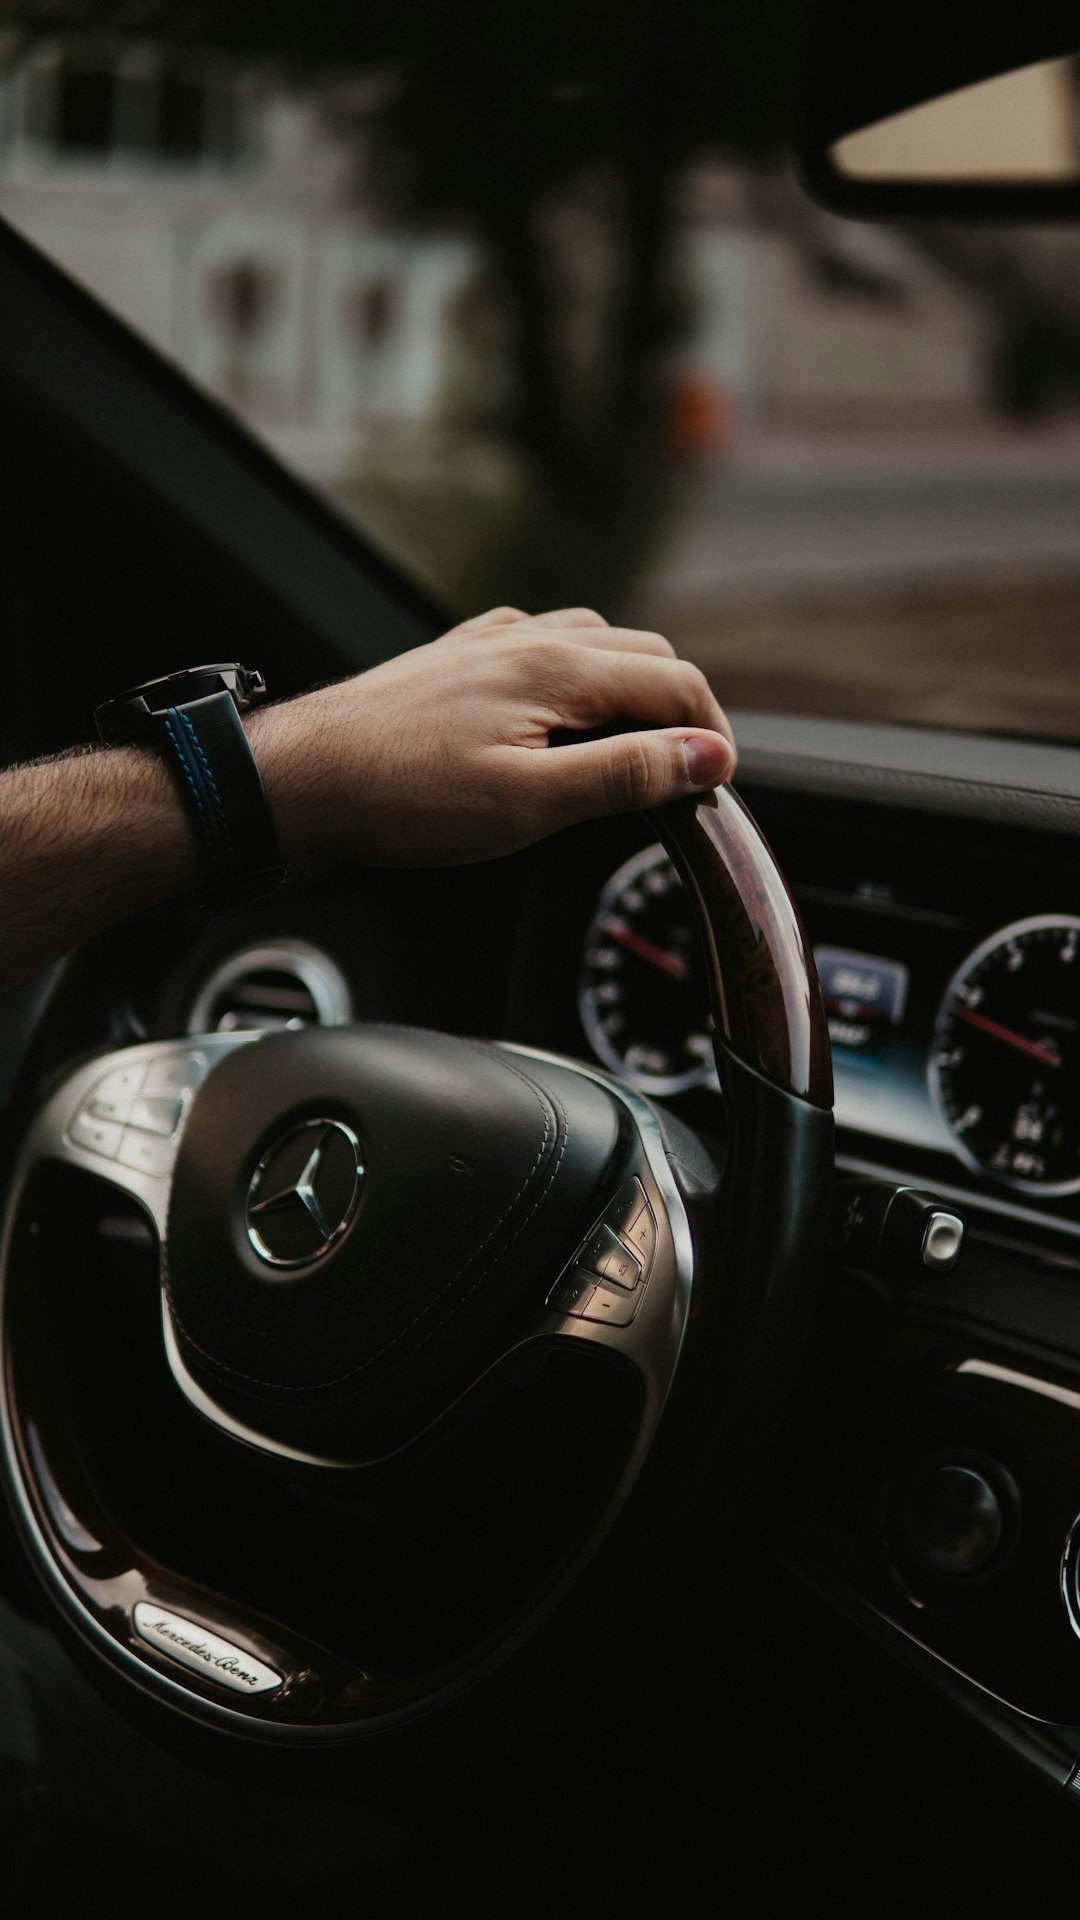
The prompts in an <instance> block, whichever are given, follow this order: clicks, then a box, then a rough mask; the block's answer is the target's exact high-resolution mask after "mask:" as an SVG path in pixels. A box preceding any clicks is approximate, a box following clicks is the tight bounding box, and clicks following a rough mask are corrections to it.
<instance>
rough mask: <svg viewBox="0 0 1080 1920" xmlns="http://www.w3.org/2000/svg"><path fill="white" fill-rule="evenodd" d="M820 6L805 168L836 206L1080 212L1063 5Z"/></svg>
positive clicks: (1076, 40)
mask: <svg viewBox="0 0 1080 1920" xmlns="http://www.w3.org/2000/svg"><path fill="white" fill-rule="evenodd" d="M961 19H962V24H963V26H964V28H965V29H966V31H965V32H960V31H959V28H960V25H961V20H958V17H957V14H956V12H955V11H952V10H950V9H948V8H947V7H944V6H942V5H941V4H940V0H938V3H937V4H936V5H934V4H931V0H908V4H907V5H906V6H905V7H904V8H903V9H900V8H891V7H890V8H884V9H881V8H878V7H873V8H869V7H867V6H866V5H865V0H822V4H820V5H819V6H818V8H817V10H816V13H815V15H814V18H813V23H812V27H811V36H810V48H809V66H808V88H807V101H808V106H807V114H806V122H805V138H804V145H803V172H804V176H805V179H806V183H807V186H808V187H809V189H810V191H811V193H812V194H813V195H814V197H815V198H816V199H819V200H822V201H823V202H824V203H825V204H826V205H827V206H830V207H833V208H835V209H836V210H837V211H839V212H844V213H853V214H864V215H870V216H873V215H875V214H880V215H883V216H887V217H890V218H894V217H897V216H901V217H902V216H903V215H905V214H907V215H912V216H917V217H920V218H927V217H933V216H934V215H937V216H941V217H945V218H970V217H972V216H976V217H981V218H984V219H992V220H1008V219H1015V218H1020V219H1025V220H1031V219H1036V220H1038V219H1044V220H1045V219H1076V218H1077V217H1078V216H1080V16H1078V14H1077V11H1076V8H1075V5H1070V6H1068V7H1065V6H1063V5H1062V4H1060V0H1023V4H1022V5H1021V4H1020V0H1016V4H1014V5H1008V6H1006V5H1000V4H999V5H998V6H996V7H995V6H993V5H990V4H986V5H984V7H983V8H982V9H980V10H979V11H978V12H976V10H974V9H972V10H971V11H970V12H965V13H964V14H963V15H962V16H961Z"/></svg>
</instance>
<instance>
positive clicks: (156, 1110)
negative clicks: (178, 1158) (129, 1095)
mask: <svg viewBox="0 0 1080 1920" xmlns="http://www.w3.org/2000/svg"><path fill="white" fill-rule="evenodd" d="M180 1113H181V1107H180V1102H179V1100H145V1099H144V1100H133V1101H132V1103H131V1113H130V1115H129V1119H128V1124H129V1125H130V1126H132V1127H138V1128H139V1129H140V1130H141V1131H142V1132H143V1133H163V1134H165V1135H166V1137H168V1136H170V1135H172V1134H174V1133H175V1132H176V1129H177V1127H178V1126H179V1124H180Z"/></svg>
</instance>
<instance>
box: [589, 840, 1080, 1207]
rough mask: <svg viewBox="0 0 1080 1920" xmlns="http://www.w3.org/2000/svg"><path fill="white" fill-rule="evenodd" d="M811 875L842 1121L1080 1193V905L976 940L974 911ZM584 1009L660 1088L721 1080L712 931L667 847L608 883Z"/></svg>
mask: <svg viewBox="0 0 1080 1920" xmlns="http://www.w3.org/2000/svg"><path fill="white" fill-rule="evenodd" d="M795 891H796V897H797V898H798V899H799V904H800V907H801V910H802V912H803V917H804V920H805V922H806V925H807V929H808V931H809V934H810V937H811V940H812V943H813V946H814V953H815V957H816V960H817V966H818V972H819V976H820V979H821V986H822V993H823V995H824V999H825V1005H826V1010H827V1013H828V1016H829V1031H830V1034H831V1037H832V1042H833V1052H834V1063H835V1067H836V1083H837V1120H838V1123H839V1124H840V1125H841V1126H842V1127H843V1126H845V1125H847V1126H849V1127H853V1128H858V1129H860V1130H861V1131H864V1132H871V1133H876V1134H878V1135H879V1136H881V1135H884V1136H887V1137H890V1138H892V1139H893V1140H906V1141H907V1142H908V1143H909V1144H911V1145H913V1146H916V1147H920V1148H925V1149H930V1150H936V1151H939V1152H942V1151H944V1152H947V1153H949V1154H951V1155H952V1156H954V1159H955V1161H958V1162H961V1163H963V1165H964V1166H965V1167H966V1168H967V1169H968V1170H969V1172H970V1173H974V1174H975V1175H977V1176H978V1179H979V1183H980V1185H983V1184H984V1183H985V1185H986V1187H987V1189H988V1190H990V1191H992V1190H993V1189H994V1188H998V1189H1000V1190H1002V1191H1006V1192H1012V1193H1015V1194H1017V1195H1019V1194H1023V1195H1028V1196H1033V1197H1036V1198H1046V1199H1053V1198H1055V1197H1058V1196H1065V1195H1072V1194H1077V1193H1080V1075H1078V1068H1080V918H1077V917H1075V916H1073V915H1071V914H1068V913H1043V914H1036V915H1030V916H1027V917H1025V918H1020V919H1015V920H1012V921H1010V922H1008V923H1007V924H1003V925H1001V926H999V927H997V928H995V929H994V930H993V931H991V932H990V933H988V934H984V936H983V937H982V938H981V939H979V940H978V941H977V942H975V943H974V944H970V945H968V946H967V948H966V950H965V949H964V947H963V941H964V937H965V934H967V937H968V938H969V939H970V928H969V926H968V923H967V922H965V920H964V919H963V918H962V916H959V915H957V916H950V915H949V914H948V913H937V914H934V913H931V912H919V911H918V910H915V909H913V910H910V911H908V912H905V910H904V909H903V907H902V906H900V905H897V904H895V903H889V902H888V901H887V900H885V899H876V900H875V899H874V898H873V896H872V894H871V893H868V894H867V896H866V897H865V898H860V897H858V896H857V895H853V896H852V897H850V898H848V899H841V898H840V896H839V895H838V894H835V895H833V896H832V897H830V895H829V890H828V889H825V888H821V887H807V888H806V889H805V890H804V893H805V897H800V890H799V888H798V886H797V885H796V887H795ZM935 923H936V925H935ZM853 936H854V937H853ZM958 945H959V946H960V949H961V951H960V954H959V958H957V947H958ZM883 949H884V950H883ZM890 949H891V950H890ZM578 1010H579V1014H580V1018H581V1024H582V1026H583V1028H584V1031H585V1034H586V1036H587V1038H588V1041H589V1044H590V1046H591V1048H592V1050H593V1052H594V1053H595V1054H596V1056H597V1058H598V1059H599V1060H600V1061H602V1063H603V1064H604V1065H605V1066H606V1067H607V1068H609V1069H610V1070H611V1071H613V1072H615V1073H618V1074H620V1075H621V1076H622V1077H623V1078H625V1079H627V1080H628V1081H630V1082H631V1083H632V1084H633V1085H635V1086H637V1087H639V1088H640V1089H641V1090H642V1091H643V1092H645V1093H647V1094H651V1095H654V1096H660V1097H672V1096H677V1095H680V1094H683V1093H685V1092H686V1091H687V1090H688V1089H690V1088H693V1087H710V1086H711V1087H713V1088H717V1085H718V1083H717V1079H716V1068H715V1065H714V1062H713V1054H712V1041H711V1022H710V1017H709V1011H708V1006H707V1004H706V998H705V987H704V979H703V973H702V969H701V963H700V958H699V954H698V944H697V936H696V932H695V929H694V925H693V920H692V917H691V911H690V906H689V902H688V900H687V898H686V895H685V893H684V891H683V888H682V884H681V882H680V880H679V877H678V875H677V874H676V872H675V869H674V867H673V866H672V864H671V861H670V860H669V858H668V856H667V854H666V853H665V852H664V850H663V848H662V847H659V846H653V847H648V848H646V849H645V850H644V851H642V852H639V853H636V854H635V855H634V856H633V857H632V858H631V859H629V860H627V861H625V862H624V863H623V864H622V865H621V866H619V867H618V868H617V870H616V871H615V872H614V873H612V874H611V876H610V878H609V879H608V880H607V881H606V883H605V884H604V885H603V887H602V888H601V890H600V892H599V896H598V898H597V899H596V902H595V908H594V911H593V913H592V916H591V918H590V920H589V922H588V926H587V929H586V932H585V938H584V943H583V948H582V953H581V961H580V970H579V975H578Z"/></svg>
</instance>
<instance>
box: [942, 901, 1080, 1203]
mask: <svg viewBox="0 0 1080 1920" xmlns="http://www.w3.org/2000/svg"><path fill="white" fill-rule="evenodd" d="M930 1083H931V1088H932V1090H933V1093H934V1097H935V1099H936V1101H937V1104H938V1107H939V1109H940V1111H941V1113H942V1115H943V1117H944V1119H945V1122H946V1124H947V1126H948V1127H949V1129H950V1131H951V1132H952V1135H953V1138H954V1141H955V1143H956V1147H957V1150H958V1151H959V1153H960V1155H961V1157H962V1158H963V1159H964V1160H966V1161H967V1163H968V1165H969V1166H972V1167H975V1168H976V1169H977V1170H978V1171H979V1172H980V1173H990V1174H993V1175H994V1176H995V1177H996V1178H997V1179H998V1180H1002V1181H1004V1182H1005V1183H1006V1185H1008V1186H1011V1187H1018V1188H1020V1189H1021V1190H1022V1191H1023V1192H1025V1193H1043V1194H1050V1193H1072V1192H1074V1191H1076V1190H1078V1189H1080V920H1074V919H1071V918H1069V917H1068V916H1065V915H1053V914H1045V915H1040V916H1039V917H1038V918H1036V919H1032V920H1018V921H1016V922H1015V924H1014V925H1013V926H1010V927H1003V928H1002V929H1001V931H1000V933H995V934H993V935H992V936H991V938H990V939H989V940H984V941H983V943H982V946H980V947H976V949H975V951H974V953H972V954H970V955H969V957H968V958H967V959H966V960H965V962H964V964H963V966H962V967H961V968H960V970H959V972H958V973H956V974H955V975H954V976H953V978H952V980H950V982H949V985H948V987H947V989H946V992H945V998H944V1000H943V1001H942V1003H941V1009H940V1012H939V1013H938V1017H937V1025H936V1028H935V1032H934V1051H933V1056H932V1061H931V1067H930Z"/></svg>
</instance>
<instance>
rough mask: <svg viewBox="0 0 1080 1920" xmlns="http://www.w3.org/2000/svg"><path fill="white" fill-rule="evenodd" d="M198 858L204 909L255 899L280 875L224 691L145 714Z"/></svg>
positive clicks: (262, 799)
mask: <svg viewBox="0 0 1080 1920" xmlns="http://www.w3.org/2000/svg"><path fill="white" fill-rule="evenodd" d="M140 738H141V739H142V740H145V741H148V742H149V741H153V742H154V743H155V744H156V745H157V746H159V747H160V748H161V750H162V752H163V753H164V755H165V757H166V759H167V761H168V763H169V764H170V766H171V767H172V769H173V772H174V773H175V775H176V779H177V785H178V787H179V791H180V794H181V797H182V799H183V801H184V804H185V806H186V808H187V812H188V816H189V818H190V820H191V823H192V825H193V827H194V829H195V833H196V836H197V838H198V841H199V845H200V848H201V850H202V853H203V855H204V862H205V873H206V881H205V887H204V898H205V901H206V904H207V906H210V907H223V906H231V905H234V904H237V903H242V902H244V901H246V900H257V899H260V898H261V897H262V896H263V895H264V894H267V893H272V892H273V890H274V888H275V887H277V886H278V885H280V883H281V881H282V880H283V879H284V877H285V866H284V863H283V861H282V858H281V850H280V848H279V846H278V841H277V833H276V832H275V829H274V821H273V815H272V814H271V811H270V803H269V801H268V800H267V797H266V789H265V787H264V786H263V782H262V775H261V774H260V772H259V769H258V765H257V764H256V760H255V756H254V754H253V753H252V751H251V743H250V741H249V740H248V737H247V734H246V732H245V731H244V724H243V721H242V720H241V718H240V715H239V713H238V712H237V708H236V703H235V701H234V699H233V696H232V694H231V693H226V692H218V693H211V694H208V695H206V696H205V697H204V698H202V699H197V700H190V701H185V703H184V704H183V706H168V707H163V708H161V709H160V710H159V711H158V712H156V713H153V714H151V715H150V716H149V717H148V724H146V725H144V727H143V728H142V729H141V730H140Z"/></svg>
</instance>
